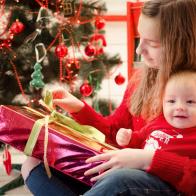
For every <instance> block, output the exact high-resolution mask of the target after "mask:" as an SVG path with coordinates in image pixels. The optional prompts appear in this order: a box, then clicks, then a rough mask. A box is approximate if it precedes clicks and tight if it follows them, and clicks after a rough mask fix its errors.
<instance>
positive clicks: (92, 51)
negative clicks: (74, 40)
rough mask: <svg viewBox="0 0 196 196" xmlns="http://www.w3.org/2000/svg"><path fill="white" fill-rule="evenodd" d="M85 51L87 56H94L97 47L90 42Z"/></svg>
mask: <svg viewBox="0 0 196 196" xmlns="http://www.w3.org/2000/svg"><path fill="white" fill-rule="evenodd" d="M84 52H85V54H86V55H87V56H94V55H95V53H96V49H95V47H94V46H93V45H91V44H88V45H87V46H86V47H85V49H84Z"/></svg>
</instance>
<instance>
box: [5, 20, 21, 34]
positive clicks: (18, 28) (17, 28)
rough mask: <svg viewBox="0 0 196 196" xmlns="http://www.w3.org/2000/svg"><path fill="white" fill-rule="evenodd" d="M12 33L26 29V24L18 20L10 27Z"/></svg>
mask: <svg viewBox="0 0 196 196" xmlns="http://www.w3.org/2000/svg"><path fill="white" fill-rule="evenodd" d="M9 30H10V33H11V34H18V33H21V32H22V31H23V30H24V24H23V23H22V22H20V21H19V20H16V21H15V22H14V23H13V24H12V25H11V27H10V29H9Z"/></svg>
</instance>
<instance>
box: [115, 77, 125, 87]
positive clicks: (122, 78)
mask: <svg viewBox="0 0 196 196" xmlns="http://www.w3.org/2000/svg"><path fill="white" fill-rule="evenodd" d="M114 80H115V82H116V84H117V85H121V84H123V83H124V82H125V78H124V76H122V75H121V74H118V75H117V76H116V77H115V78H114Z"/></svg>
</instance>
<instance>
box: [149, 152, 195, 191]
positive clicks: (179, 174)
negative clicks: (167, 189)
mask: <svg viewBox="0 0 196 196" xmlns="http://www.w3.org/2000/svg"><path fill="white" fill-rule="evenodd" d="M147 172H149V173H151V174H154V175H156V176H159V177H160V178H161V179H162V180H165V181H167V182H169V183H170V184H172V185H173V186H174V187H175V188H176V189H177V190H178V191H180V192H185V193H188V194H193V193H194V194H196V160H195V159H190V158H188V157H185V156H181V155H177V154H176V153H170V152H166V151H163V150H157V151H156V152H155V154H154V157H153V159H152V163H151V166H150V168H149V169H147Z"/></svg>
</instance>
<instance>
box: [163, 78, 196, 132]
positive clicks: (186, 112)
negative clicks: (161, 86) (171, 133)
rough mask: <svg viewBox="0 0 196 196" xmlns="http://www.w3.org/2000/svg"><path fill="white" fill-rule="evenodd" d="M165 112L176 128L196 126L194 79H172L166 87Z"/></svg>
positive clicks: (169, 121) (166, 117) (195, 89)
mask: <svg viewBox="0 0 196 196" xmlns="http://www.w3.org/2000/svg"><path fill="white" fill-rule="evenodd" d="M163 114H164V116H165V119H166V120H167V122H168V123H169V124H171V125H172V126H173V127H176V128H181V129H183V128H189V127H196V83H195V81H194V80H192V79H188V80H187V81H186V80H178V81H174V80H171V81H169V82H168V84H167V85H166V88H165V95H164V98H163Z"/></svg>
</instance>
